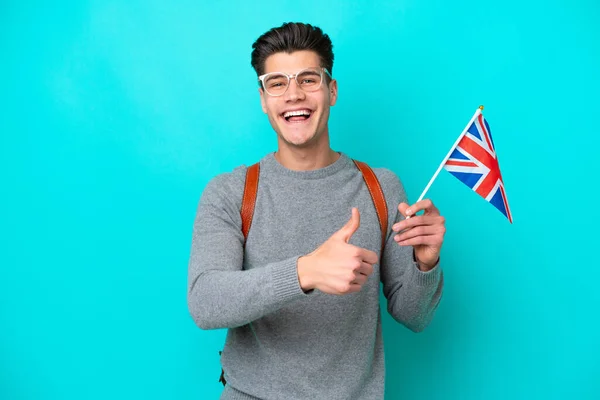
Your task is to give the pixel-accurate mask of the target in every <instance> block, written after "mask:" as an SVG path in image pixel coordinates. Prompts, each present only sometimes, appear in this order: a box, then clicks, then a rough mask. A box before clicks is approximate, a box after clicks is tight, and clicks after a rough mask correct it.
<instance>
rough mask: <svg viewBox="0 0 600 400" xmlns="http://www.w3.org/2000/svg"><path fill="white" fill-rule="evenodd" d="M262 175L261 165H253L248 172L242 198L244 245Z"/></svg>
mask: <svg viewBox="0 0 600 400" xmlns="http://www.w3.org/2000/svg"><path fill="white" fill-rule="evenodd" d="M259 174H260V164H259V163H256V164H254V165H251V166H250V167H248V169H247V170H246V183H245V184H244V196H243V197H242V209H241V211H240V213H241V214H242V233H243V234H244V245H245V244H246V239H247V238H248V232H249V231H250V225H252V217H253V216H254V206H255V205H256V192H258V175H259Z"/></svg>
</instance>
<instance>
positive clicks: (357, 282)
mask: <svg viewBox="0 0 600 400" xmlns="http://www.w3.org/2000/svg"><path fill="white" fill-rule="evenodd" d="M367 278H368V276H366V275H363V274H357V275H356V278H354V280H353V281H352V282H350V284H351V285H360V286H362V285H364V284H365V282H366V281H367Z"/></svg>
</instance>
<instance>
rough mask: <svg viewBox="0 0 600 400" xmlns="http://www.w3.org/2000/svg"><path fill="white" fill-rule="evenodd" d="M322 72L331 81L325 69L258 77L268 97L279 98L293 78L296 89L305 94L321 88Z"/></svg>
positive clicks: (277, 73)
mask: <svg viewBox="0 0 600 400" xmlns="http://www.w3.org/2000/svg"><path fill="white" fill-rule="evenodd" d="M323 71H324V72H325V73H326V74H327V75H328V76H329V78H331V79H333V77H332V76H331V74H330V73H329V71H327V68H322V67H321V68H306V69H303V70H302V71H299V72H297V73H295V74H292V75H288V74H284V73H283V72H269V73H268V74H264V75H261V76H259V77H258V80H259V81H260V83H261V84H262V87H263V89H264V90H265V92H267V93H268V94H269V95H270V96H275V97H276V96H281V95H282V94H284V93H285V92H286V91H287V90H288V88H289V87H290V80H291V79H292V78H294V79H295V80H296V84H297V85H298V87H299V88H300V89H302V90H304V91H305V92H314V91H316V90H319V89H320V88H321V84H322V83H323Z"/></svg>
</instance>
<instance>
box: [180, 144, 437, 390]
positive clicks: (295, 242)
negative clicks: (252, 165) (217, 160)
mask: <svg viewBox="0 0 600 400" xmlns="http://www.w3.org/2000/svg"><path fill="white" fill-rule="evenodd" d="M260 167H261V171H260V180H259V186H258V196H257V200H256V208H255V211H254V220H253V221H252V226H251V228H250V233H249V235H248V240H247V243H246V246H245V247H244V237H243V235H242V231H241V225H242V222H241V217H240V207H241V203H242V193H243V187H244V179H245V173H246V167H244V166H241V167H238V168H236V169H235V170H234V171H233V172H231V173H225V174H221V175H218V176H216V177H215V178H214V179H212V180H211V181H210V182H209V183H208V185H207V186H206V188H205V190H204V192H203V194H202V197H201V199H200V204H199V207H198V211H197V216H196V219H195V223H194V232H193V240H192V248H191V256H190V263H189V276H188V305H189V309H190V313H191V315H192V317H193V319H194V321H195V322H196V324H197V325H198V326H199V327H200V328H202V329H217V328H228V332H227V339H226V343H225V347H224V349H223V355H222V357H221V362H222V365H223V368H224V370H225V377H226V379H227V386H226V388H225V389H224V391H223V394H222V397H221V398H222V399H255V398H259V399H286V400H292V399H326V400H334V399H344V400H347V399H381V398H383V394H384V377H385V368H384V351H383V338H382V333H381V314H380V308H379V288H380V285H379V283H380V282H381V283H382V284H383V293H384V295H385V297H386V298H387V309H388V311H389V313H390V314H391V315H392V316H393V317H394V318H395V319H396V320H397V321H398V322H400V323H402V324H404V325H405V326H406V327H408V328H409V329H411V330H413V331H421V330H422V329H424V328H425V326H426V325H427V324H428V323H429V322H430V320H431V318H432V316H433V314H434V311H435V309H436V307H437V305H438V302H439V300H440V297H441V292H442V279H441V276H442V272H441V269H440V266H439V265H438V266H436V267H435V268H434V269H432V270H431V271H428V272H421V271H420V270H419V269H418V268H417V266H416V264H415V262H414V259H413V253H412V247H410V246H408V247H402V246H399V245H398V244H397V243H396V242H395V241H394V240H393V236H394V233H393V232H392V231H391V226H392V225H393V224H394V223H395V222H398V221H399V220H400V219H401V218H402V216H401V215H399V212H398V211H397V207H398V204H399V203H400V202H406V195H405V192H404V190H403V187H402V185H401V183H400V181H399V179H398V177H397V176H396V175H395V174H394V173H393V172H391V171H389V170H387V169H378V168H374V171H375V174H376V175H377V177H378V179H379V181H380V182H381V185H382V188H383V191H384V194H385V197H386V201H387V205H388V209H389V218H388V221H389V222H388V232H387V241H386V245H385V249H384V251H383V255H381V254H380V252H381V231H380V227H379V221H378V219H377V214H376V211H375V207H374V205H373V202H372V200H371V197H370V194H369V191H368V189H367V187H366V184H365V183H364V180H363V178H362V174H361V173H360V171H359V170H358V169H357V168H356V166H355V165H354V163H353V162H352V160H351V159H350V158H349V157H347V156H346V155H345V154H342V155H341V157H340V158H339V159H338V160H337V161H336V162H334V163H333V164H331V165H329V166H327V167H325V168H322V169H318V170H313V171H292V170H289V169H286V168H285V167H283V166H282V165H281V164H279V162H278V161H277V160H276V159H275V157H274V155H273V154H272V153H271V154H268V155H267V156H265V157H264V158H263V159H262V160H261V161H260ZM352 207H357V208H358V210H359V211H360V214H361V219H360V221H361V224H360V227H359V228H358V230H357V231H356V232H355V234H354V235H353V236H352V238H351V240H350V242H349V243H351V244H354V245H356V246H360V247H363V248H367V249H369V250H373V251H375V252H376V253H377V254H378V255H379V256H380V264H379V265H375V266H374V272H373V274H372V275H371V276H370V277H369V279H368V280H367V282H366V283H365V285H364V286H363V288H362V290H361V291H360V292H358V293H354V294H348V295H342V296H336V295H330V294H325V293H322V292H320V291H318V290H315V291H312V292H310V293H308V294H307V293H304V292H303V291H302V289H301V288H300V285H299V282H298V274H297V266H296V264H297V259H298V257H300V256H303V255H306V254H308V253H310V252H312V251H313V250H315V249H316V248H317V247H318V246H319V245H321V244H322V243H323V242H324V241H325V240H327V239H328V238H329V237H330V236H331V235H332V234H333V233H334V232H336V231H337V230H339V229H340V228H341V227H342V226H343V225H344V224H345V223H346V222H347V221H348V220H349V219H350V216H351V208H352ZM215 351H217V349H215Z"/></svg>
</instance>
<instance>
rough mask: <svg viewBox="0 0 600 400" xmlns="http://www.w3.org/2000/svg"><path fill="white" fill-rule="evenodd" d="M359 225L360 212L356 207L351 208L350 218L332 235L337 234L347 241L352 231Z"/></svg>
mask: <svg viewBox="0 0 600 400" xmlns="http://www.w3.org/2000/svg"><path fill="white" fill-rule="evenodd" d="M359 226H360V213H359V212H358V208H356V207H353V208H352V216H351V217H350V220H349V221H348V222H347V223H346V225H344V226H343V227H342V228H341V229H340V230H339V231H337V232H336V233H335V234H334V235H336V236H338V237H339V238H340V239H342V240H343V241H345V242H346V243H348V241H349V240H350V238H351V237H352V235H353V234H354V232H356V230H357V229H358V227H359Z"/></svg>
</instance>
